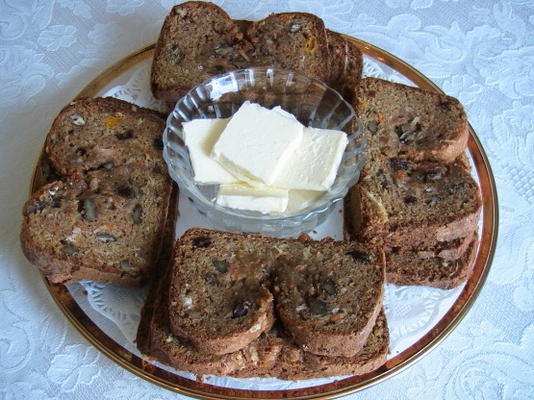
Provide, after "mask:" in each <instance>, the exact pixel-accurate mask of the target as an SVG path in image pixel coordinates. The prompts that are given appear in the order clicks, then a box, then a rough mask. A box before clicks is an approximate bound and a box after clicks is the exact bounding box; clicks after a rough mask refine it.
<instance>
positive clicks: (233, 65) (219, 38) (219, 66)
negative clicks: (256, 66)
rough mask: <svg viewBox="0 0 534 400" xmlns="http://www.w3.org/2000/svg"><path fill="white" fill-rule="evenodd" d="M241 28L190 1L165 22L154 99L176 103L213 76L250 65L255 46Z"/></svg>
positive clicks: (153, 76) (155, 71) (156, 58)
mask: <svg viewBox="0 0 534 400" xmlns="http://www.w3.org/2000/svg"><path fill="white" fill-rule="evenodd" d="M240 26H241V27H243V28H245V27H246V24H245V23H244V22H240V23H239V24H238V23H236V22H235V21H234V20H232V19H231V18H230V17H229V16H228V14H226V12H225V11H224V10H223V9H221V8H219V7H218V6H216V5H215V4H212V3H207V2H200V1H189V2H186V3H182V4H179V5H176V6H174V7H173V8H172V9H171V11H170V13H169V14H168V15H167V17H166V18H165V22H164V23H163V27H162V28H161V33H160V35H159V38H158V41H157V44H156V50H155V54H154V61H153V63H152V71H151V85H152V92H153V94H154V96H155V97H156V98H158V99H162V100H166V101H176V100H178V99H179V98H180V97H182V96H183V95H184V94H185V93H187V91H188V90H189V89H191V88H192V87H193V86H195V85H197V84H199V83H201V82H203V81H205V80H206V79H208V78H209V77H210V76H214V75H219V74H222V73H224V72H226V71H229V70H234V69H241V68H245V67H248V66H249V65H250V61H251V58H250V57H251V56H250V53H251V51H252V46H251V45H250V43H249V42H248V41H247V40H246V39H244V38H243V33H242V32H241V30H240Z"/></svg>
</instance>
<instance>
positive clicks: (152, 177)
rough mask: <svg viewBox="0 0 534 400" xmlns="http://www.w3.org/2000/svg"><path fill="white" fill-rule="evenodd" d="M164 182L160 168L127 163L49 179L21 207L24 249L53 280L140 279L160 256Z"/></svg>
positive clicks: (165, 202) (128, 282) (165, 198)
mask: <svg viewBox="0 0 534 400" xmlns="http://www.w3.org/2000/svg"><path fill="white" fill-rule="evenodd" d="M171 188H172V186H171V185H170V182H169V178H168V177H167V176H166V174H165V173H161V172H154V171H150V170H142V169H139V170H132V169H130V168H128V167H127V166H122V167H115V168H112V169H105V168H103V169H99V170H94V171H91V172H89V173H88V174H86V175H83V176H82V175H77V176H72V177H66V178H64V179H63V180H61V181H55V182H52V183H49V184H47V185H45V186H43V187H41V188H40V189H38V190H37V191H36V192H35V193H34V194H33V195H32V196H31V198H30V199H29V200H28V202H27V203H26V205H25V207H24V211H23V214H24V218H23V223H22V229H21V242H22V248H23V250H24V253H25V255H26V257H27V258H28V259H29V260H30V261H31V262H32V263H34V264H35V265H37V266H38V267H39V268H40V269H41V270H42V271H43V272H44V274H45V276H46V277H47V278H48V279H49V280H50V281H51V282H53V283H69V282H75V281H79V280H93V281H96V282H102V283H111V284H120V285H141V284H143V283H144V282H145V281H146V280H147V279H148V278H149V276H150V269H151V267H152V266H153V264H154V262H155V260H157V258H158V257H159V254H160V250H161V249H160V245H161V241H162V239H163V236H164V227H165V221H166V218H167V212H168V209H169V202H170V197H171Z"/></svg>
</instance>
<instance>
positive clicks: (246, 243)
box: [169, 229, 276, 354]
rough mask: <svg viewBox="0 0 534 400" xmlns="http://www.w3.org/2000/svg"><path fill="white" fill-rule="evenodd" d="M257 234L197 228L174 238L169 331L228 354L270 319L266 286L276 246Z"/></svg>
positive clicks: (203, 349)
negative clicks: (175, 242) (176, 242)
mask: <svg viewBox="0 0 534 400" xmlns="http://www.w3.org/2000/svg"><path fill="white" fill-rule="evenodd" d="M272 246H273V243H272V242H271V241H270V240H269V239H267V238H263V237H261V236H253V235H240V234H231V233H225V232H215V231H208V230H202V229H191V230H188V231H187V232H186V233H185V234H184V235H183V236H182V237H181V238H180V240H179V244H178V246H177V252H176V254H175V257H174V262H173V267H172V268H173V271H174V273H173V274H172V277H171V280H172V284H171V288H170V292H169V302H170V303H169V311H170V313H169V322H170V327H171V330H172V332H173V333H174V334H175V335H176V336H177V337H180V338H181V339H182V340H184V341H186V342H188V343H189V344H190V345H191V346H192V347H194V348H195V349H196V350H197V351H198V352H201V353H208V354H226V353H232V352H235V351H237V350H239V349H242V348H244V347H245V346H247V345H248V344H249V343H250V342H252V341H253V340H254V339H256V338H258V337H259V336H260V334H261V333H262V332H265V331H267V330H269V329H270V327H271V326H272V324H273V320H274V317H273V304H272V301H273V297H272V294H271V293H270V291H269V290H268V289H267V288H266V285H267V279H268V275H269V273H270V269H271V264H272V262H273V260H274V258H275V255H276V250H275V249H274V247H272Z"/></svg>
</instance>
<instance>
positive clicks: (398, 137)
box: [354, 78, 469, 163]
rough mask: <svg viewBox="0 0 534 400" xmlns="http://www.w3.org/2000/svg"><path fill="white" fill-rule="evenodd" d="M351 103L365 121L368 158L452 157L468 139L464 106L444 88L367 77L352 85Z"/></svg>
mask: <svg viewBox="0 0 534 400" xmlns="http://www.w3.org/2000/svg"><path fill="white" fill-rule="evenodd" d="M354 108H355V109H356V110H357V113H358V116H359V117H360V119H361V120H362V122H363V124H364V127H365V130H364V134H365V137H366V139H367V141H368V148H369V157H370V158H374V157H379V156H381V155H383V156H386V157H388V158H404V159H409V160H414V161H422V160H434V161H442V162H445V163H450V162H452V161H453V160H454V159H456V158H457V157H458V156H459V155H460V154H461V153H462V152H463V151H464V149H465V147H466V145H467V139H468V136H469V133H468V127H467V117H466V115H465V112H464V110H463V107H462V105H461V104H460V102H459V101H458V100H457V99H455V98H453V97H450V96H446V95H444V94H439V93H436V92H432V91H427V90H423V89H420V88H415V87H411V86H406V85H402V84H400V83H394V82H389V81H385V80H382V79H378V78H365V79H362V80H361V82H360V84H359V86H358V88H357V90H356V94H355V98H354Z"/></svg>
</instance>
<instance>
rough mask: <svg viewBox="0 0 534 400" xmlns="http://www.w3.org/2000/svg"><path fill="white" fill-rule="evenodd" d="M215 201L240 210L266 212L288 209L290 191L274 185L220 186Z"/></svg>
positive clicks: (280, 211)
mask: <svg viewBox="0 0 534 400" xmlns="http://www.w3.org/2000/svg"><path fill="white" fill-rule="evenodd" d="M215 203H217V204H219V205H221V206H224V207H230V208H237V209H240V210H254V211H259V212H261V213H264V214H268V213H272V212H279V213H282V212H284V211H285V210H286V208H287V204H288V191H287V190H285V189H277V188H272V187H267V186H265V187H253V186H249V185H246V184H227V185H221V186H219V192H218V193H217V198H216V200H215Z"/></svg>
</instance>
